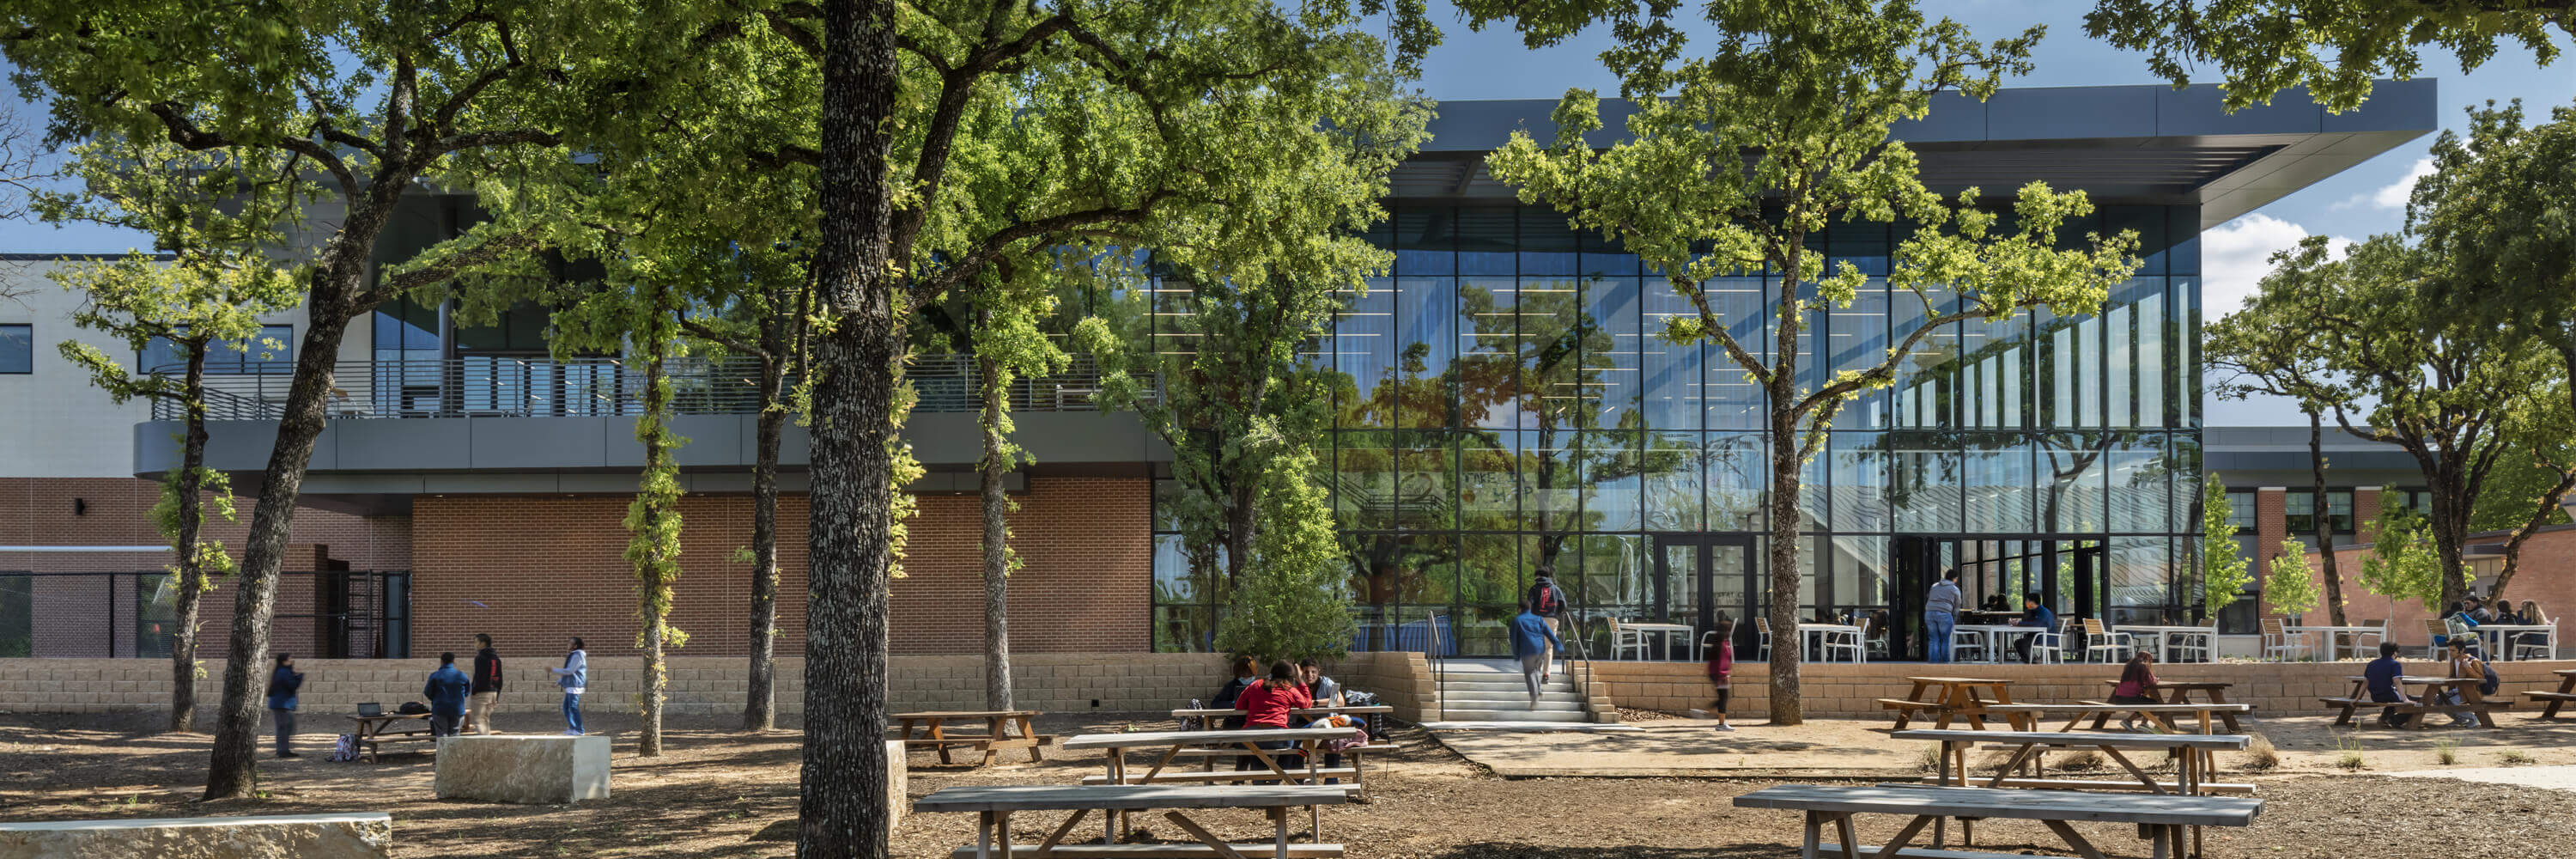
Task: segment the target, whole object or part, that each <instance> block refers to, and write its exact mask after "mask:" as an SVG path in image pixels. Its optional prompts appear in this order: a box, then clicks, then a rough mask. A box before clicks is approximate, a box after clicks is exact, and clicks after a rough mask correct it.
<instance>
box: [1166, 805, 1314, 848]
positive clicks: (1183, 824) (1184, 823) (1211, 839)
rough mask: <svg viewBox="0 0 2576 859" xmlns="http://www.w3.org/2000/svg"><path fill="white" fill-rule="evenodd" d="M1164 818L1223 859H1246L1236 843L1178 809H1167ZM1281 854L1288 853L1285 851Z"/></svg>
mask: <svg viewBox="0 0 2576 859" xmlns="http://www.w3.org/2000/svg"><path fill="white" fill-rule="evenodd" d="M1163 819H1165V820H1169V821H1171V822H1172V825H1173V826H1178V827H1180V828H1181V831H1183V832H1187V833H1189V834H1190V837H1191V838H1196V839H1198V840H1199V843H1200V844H1205V845H1207V846H1208V849H1209V850H1213V851H1216V855H1218V856H1220V857H1223V859H1244V857H1243V854H1241V853H1238V852H1235V849H1234V845H1232V844H1227V843H1225V841H1224V840H1223V839H1219V838H1217V837H1216V836H1214V835H1210V834H1208V831H1207V829H1205V828H1203V827H1201V826H1199V824H1198V821H1195V820H1191V819H1189V817H1188V816H1187V815H1183V814H1182V813H1180V812H1178V811H1166V812H1163ZM1280 855H1282V856H1285V855H1287V854H1286V853H1285V852H1284V851H1283V852H1282V853H1281V854H1280Z"/></svg>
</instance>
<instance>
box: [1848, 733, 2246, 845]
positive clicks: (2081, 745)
mask: <svg viewBox="0 0 2576 859" xmlns="http://www.w3.org/2000/svg"><path fill="white" fill-rule="evenodd" d="M1895 737H1896V739H1900V740H1931V741H1934V742H1938V743H1940V744H1941V759H1940V764H1939V766H1937V767H1936V768H1935V771H1934V775H1933V779H1934V780H1933V782H1932V783H1933V784H1936V785H1942V786H1947V787H1965V786H1968V782H1969V781H1970V776H1969V774H1968V749H1969V747H1971V746H1974V745H1976V744H1977V743H1979V742H1986V743H1988V745H1987V748H1990V749H1995V748H2000V749H2008V750H2010V751H2011V752H2012V758H2011V759H2010V760H2006V761H2005V762H2004V764H2003V765H2002V766H2000V767H1996V768H1995V777H1994V778H1993V779H1991V780H1988V781H1987V782H1986V786H1987V787H1994V788H2005V787H2009V788H2041V789H2050V790H2087V789H2091V790H2125V791H2135V790H2138V789H2139V788H2145V789H2146V792H2148V793H2151V794H2168V793H2170V794H2180V795H2183V796H2202V795H2208V794H2213V793H2222V792H2223V793H2253V792H2254V786H2253V785H2250V784H2229V785H2216V786H2214V785H2212V784H2211V783H2210V782H2209V773H2210V772H2211V771H2212V770H2215V769H2217V759H2218V755H2217V753H2218V752H2219V751H2222V750H2224V751H2244V750H2245V747H2246V745H2247V744H2248V743H2249V742H2250V741H2251V738H2249V737H2246V736H2244V735H2242V734H2220V735H2203V734H2074V733H2064V732H2042V731H1898V732H1896V734H1895ZM2052 748H2057V749H2088V750H2092V751H2095V752H2099V753H2101V754H2102V755H2103V756H2105V757H2108V758H2110V759H2111V760H2112V761H2113V762H2116V763H2118V764H2119V765H2120V768H2121V769H2125V770H2128V771H2129V775H2131V776H2133V777H2135V778H2136V779H2137V780H2136V781H2133V782H2132V781H2105V780H2092V779H2063V778H2060V779H2052V778H2049V777H2048V770H2047V765H2046V760H2045V757H2046V754H2047V750H2048V749H2052ZM2121 749H2145V750H2153V751H2159V752H2163V753H2164V754H2165V755H2166V756H2168V757H2172V758H2174V759H2175V760H2176V761H2177V763H2178V765H2177V766H2176V767H2175V780H2174V781H2171V782H2166V781H2162V780H2159V779H2157V778H2156V777H2155V776H2152V775H2148V774H2147V771H2146V770H2143V769H2140V768H2138V765H2137V764H2136V763H2134V762H2132V761H2130V760H2129V757H2128V756H2127V755H2124V754H2121V753H2120V750H2121ZM1954 757H1955V758H1956V760H1957V761H1958V769H1957V770H1956V772H1957V773H1958V774H1959V775H1958V783H1957V784H1955V785H1954V784H1952V783H1951V777H1950V773H1951V772H1953V770H1952V769H1951V760H1952V759H1953V758H1954ZM2025 764H2027V768H2025V767H2024V765H2025ZM2016 772H2018V773H2019V774H2020V775H2019V777H2016V776H2015V773H2016ZM1971 825H1972V824H1971V822H1970V821H1968V820H1962V821H1960V822H1959V826H1960V830H1961V832H1962V834H1963V835H1969V836H1971V837H1973V832H1971V831H1970V830H1969V829H1968V827H1969V826H1971ZM1932 826H1933V832H1932V840H1933V843H1936V844H1937V843H1940V841H1941V823H1940V822H1939V821H1935V822H1934V823H1933V825H1932ZM2192 829H2193V832H2192V833H2191V834H2192V843H2193V849H2192V851H2191V852H2192V853H2193V854H2194V855H2198V854H2199V852H2200V850H2199V842H2200V837H2199V836H2200V833H2199V831H2198V830H2199V827H2196V826H2195V827H2192Z"/></svg>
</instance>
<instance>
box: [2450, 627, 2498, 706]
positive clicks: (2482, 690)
mask: <svg viewBox="0 0 2576 859" xmlns="http://www.w3.org/2000/svg"><path fill="white" fill-rule="evenodd" d="M2476 640H2477V639H2474V638H2454V639H2452V640H2451V674H2450V676H2452V677H2454V678H2460V677H2466V678H2471V679H2475V680H2478V681H2479V683H2478V694H2480V695H2493V694H2495V693H2496V690H2498V689H2500V688H2503V686H2504V683H2503V679H2502V678H2499V677H2497V676H2496V673H2495V668H2494V667H2492V666H2489V665H2487V663H2486V660H2483V659H2479V658H2478V654H2477V650H2476V649H2475V648H2473V647H2471V646H2470V642H2473V641H2476ZM2442 703H2444V704H2449V705H2451V706H2454V707H2457V706H2460V705H2462V704H2465V703H2468V696H2465V695H2462V694H2460V690H2459V689H2458V688H2457V687H2453V688H2449V689H2444V690H2442ZM2451 724H2453V725H2456V726H2459V727H2463V728H2474V727H2477V726H2478V717H2477V716H2476V715H2475V714H2471V713H2453V714H2451Z"/></svg>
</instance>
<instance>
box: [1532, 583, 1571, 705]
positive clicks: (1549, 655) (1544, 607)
mask: <svg viewBox="0 0 2576 859" xmlns="http://www.w3.org/2000/svg"><path fill="white" fill-rule="evenodd" d="M1522 601H1523V602H1526V603H1528V605H1527V606H1526V607H1527V608H1528V609H1529V610H1530V613H1531V614H1535V615H1538V618H1539V620H1542V621H1545V622H1546V623H1547V628H1548V631H1549V632H1554V631H1556V630H1558V629H1560V628H1562V627H1559V626H1558V625H1557V616H1559V615H1562V614H1564V613H1565V589H1564V588H1560V587H1557V586H1556V577H1554V576H1551V575H1549V574H1547V573H1546V572H1544V571H1542V572H1540V573H1539V574H1538V576H1537V581H1534V582H1531V583H1530V588H1529V596H1528V598H1527V599H1525V600H1522ZM1559 649H1560V648H1559V647H1557V646H1550V647H1548V648H1547V650H1546V651H1545V654H1544V655H1543V656H1542V657H1541V658H1540V660H1539V670H1538V682H1540V683H1541V684H1545V683H1546V682H1547V675H1548V668H1549V666H1552V665H1555V664H1556V651H1557V650H1559Z"/></svg>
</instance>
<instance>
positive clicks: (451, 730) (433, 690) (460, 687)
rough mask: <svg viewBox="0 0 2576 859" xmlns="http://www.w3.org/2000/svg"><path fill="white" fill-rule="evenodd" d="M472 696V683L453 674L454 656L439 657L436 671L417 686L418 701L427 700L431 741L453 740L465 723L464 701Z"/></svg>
mask: <svg viewBox="0 0 2576 859" xmlns="http://www.w3.org/2000/svg"><path fill="white" fill-rule="evenodd" d="M473 692H474V681H473V680H472V679H470V678H467V677H466V676H465V672H463V671H458V670H456V654H455V653H453V652H450V653H441V654H439V655H438V670H437V671H432V672H430V674H429V682H427V683H423V684H421V685H420V695H421V697H423V698H427V699H429V735H430V737H432V738H433V739H434V738H437V737H453V736H456V734H457V730H456V729H457V726H458V725H459V724H460V723H462V722H464V721H465V699H466V698H467V697H468V696H470V695H472V694H473Z"/></svg>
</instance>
